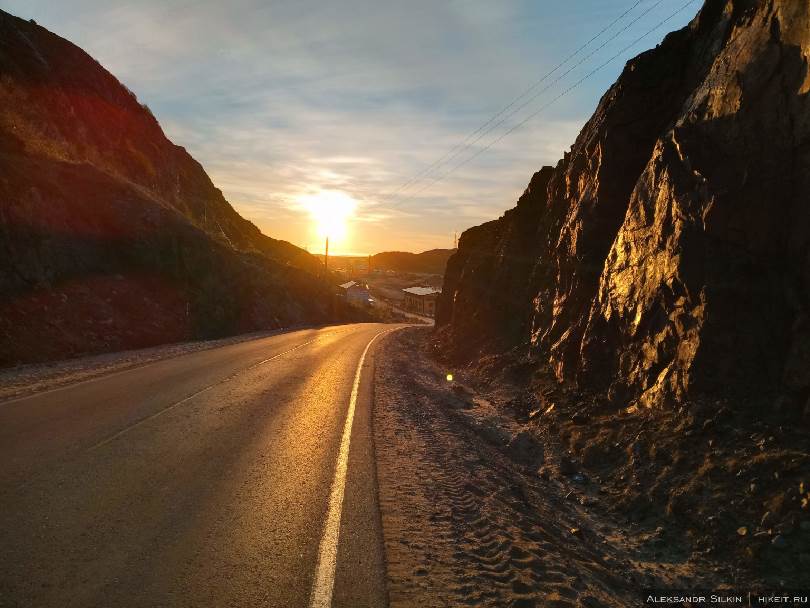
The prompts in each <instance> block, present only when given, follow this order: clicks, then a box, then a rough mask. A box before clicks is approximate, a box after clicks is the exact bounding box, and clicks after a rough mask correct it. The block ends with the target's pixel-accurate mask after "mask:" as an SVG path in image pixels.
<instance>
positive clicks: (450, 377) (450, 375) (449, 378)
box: [447, 374, 453, 382]
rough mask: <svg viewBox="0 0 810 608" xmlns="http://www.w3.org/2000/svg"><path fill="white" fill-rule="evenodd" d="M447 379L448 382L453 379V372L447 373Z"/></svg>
mask: <svg viewBox="0 0 810 608" xmlns="http://www.w3.org/2000/svg"><path fill="white" fill-rule="evenodd" d="M447 381H448V382H452V381H453V374H447Z"/></svg>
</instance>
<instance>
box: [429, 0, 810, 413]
mask: <svg viewBox="0 0 810 608" xmlns="http://www.w3.org/2000/svg"><path fill="white" fill-rule="evenodd" d="M808 54H810V5H808V3H807V2H794V1H792V0H760V1H754V0H708V1H707V2H706V3H705V5H704V7H703V8H702V10H701V11H700V12H699V14H698V15H697V16H696V17H695V19H694V20H693V21H692V22H691V23H690V25H689V26H688V27H686V28H684V29H682V30H680V31H676V32H673V33H671V34H669V35H668V36H667V37H666V38H665V39H664V41H663V42H662V43H661V44H660V45H658V46H657V47H656V48H655V49H652V50H650V51H647V52H645V53H642V54H641V55H639V56H638V57H636V58H635V59H633V60H631V61H629V62H628V63H627V65H626V67H625V69H624V71H623V72H622V74H621V76H620V78H619V79H618V81H617V82H616V83H615V84H614V85H613V86H612V87H611V88H610V89H609V90H608V91H607V93H605V95H604V96H603V98H602V100H601V101H600V103H599V106H598V107H597V109H596V112H595V113H594V115H593V116H592V117H591V119H590V120H589V121H588V122H587V124H586V125H585V126H584V128H583V129H582V131H581V132H580V134H579V136H578V137H577V140H576V142H575V143H574V145H573V146H572V148H571V150H570V152H568V153H566V154H565V156H564V158H563V159H562V160H561V161H559V163H558V164H557V166H556V167H544V168H543V169H542V170H541V171H539V172H538V173H537V174H536V175H535V176H534V177H533V178H532V179H531V182H530V184H529V187H528V189H527V190H526V192H525V193H524V194H523V196H522V197H521V198H520V200H519V201H518V204H517V207H515V208H514V209H512V210H510V211H507V212H506V213H505V214H504V216H503V217H501V218H500V219H498V220H495V221H492V222H488V223H486V224H483V225H481V226H477V227H475V228H471V229H469V230H468V231H466V232H465V233H464V234H463V235H462V237H461V240H460V246H459V251H458V253H457V254H455V255H454V256H453V257H452V258H451V259H450V261H449V263H448V266H447V272H446V275H445V280H444V291H443V296H442V299H441V301H440V308H439V317H438V323H439V325H440V326H443V327H444V329H443V330H442V331H443V335H444V337H445V343H446V345H447V346H448V347H449V350H450V351H451V352H455V353H469V352H472V351H471V350H470V349H477V350H478V352H502V351H505V350H508V349H510V348H514V347H528V349H529V350H530V352H531V353H532V356H533V357H535V359H537V360H539V361H542V362H544V363H543V364H544V365H545V362H547V363H548V364H549V365H550V367H551V369H552V370H553V373H554V374H555V375H556V377H557V379H558V380H559V381H565V382H571V383H574V384H576V385H578V386H580V387H588V388H590V389H595V390H597V391H598V394H599V395H600V396H601V397H600V400H599V402H600V404H602V405H604V404H608V405H612V406H627V405H632V404H637V405H641V406H656V405H665V404H668V403H677V402H680V401H682V400H683V399H684V398H686V397H690V396H696V395H709V396H711V395H717V396H735V395H736V396H745V397H747V398H748V397H753V396H761V397H763V398H765V399H766V400H767V403H769V404H770V405H769V406H768V407H774V408H777V407H778V408H781V409H782V410H783V411H785V412H788V413H791V414H792V415H795V416H801V415H802V412H803V411H804V412H806V411H807V407H808V398H809V397H810V346H809V345H810V316H809V315H808V313H809V312H810V299H808V298H810V257H809V256H810V248H809V245H810V205H808V200H810V177H809V176H810V100H808V91H809V90H810V73H809V72H808Z"/></svg>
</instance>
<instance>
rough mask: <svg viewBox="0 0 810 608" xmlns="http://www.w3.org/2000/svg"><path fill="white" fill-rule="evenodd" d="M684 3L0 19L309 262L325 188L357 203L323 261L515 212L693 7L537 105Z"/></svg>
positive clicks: (438, 235)
mask: <svg viewBox="0 0 810 608" xmlns="http://www.w3.org/2000/svg"><path fill="white" fill-rule="evenodd" d="M685 3H686V0H640V1H639V2H638V3H637V5H636V0H567V1H565V2H557V1H541V0H537V1H534V2H529V1H525V2H521V1H506V0H502V1H495V0H490V1H485V0H480V1H479V0H455V1H453V0H450V1H446V2H436V1H435V0H429V1H423V0H409V1H408V2H388V1H384V0H380V1H375V0H341V1H335V2H326V1H321V2H314V1H310V0H279V1H269V2H268V1H265V2H258V1H255V0H232V1H231V2H228V3H225V2H221V1H219V0H217V1H213V0H202V1H195V2H192V1H188V0H186V1H173V2H167V1H159V0H140V1H138V2H121V1H118V0H77V1H74V2H70V1H55V0H54V1H51V2H45V1H41V0H0V7H2V8H3V9H4V10H7V11H9V12H11V13H13V14H15V15H18V16H20V17H24V18H34V19H36V20H37V22H38V23H40V25H43V26H45V27H47V28H48V29H50V30H52V31H54V32H56V33H57V34H59V35H61V36H63V37H65V38H67V39H69V40H71V41H72V42H74V43H76V44H78V45H79V46H81V47H82V48H83V49H85V50H86V51H87V52H88V53H90V54H91V55H93V56H94V57H95V58H96V59H98V60H99V61H100V62H101V64H102V65H104V66H105V67H106V68H107V69H108V70H110V71H111V72H112V73H113V74H115V75H116V76H117V77H118V78H119V79H120V80H121V81H122V82H124V83H125V84H126V85H127V86H128V87H129V88H131V89H132V90H133V91H135V92H136V94H137V95H138V98H139V99H140V100H141V101H142V102H145V103H147V104H148V105H149V106H150V108H151V109H152V111H153V112H154V114H155V116H157V118H158V120H159V121H160V122H161V124H162V125H163V128H164V130H165V131H166V134H167V135H168V136H169V138H170V139H172V140H173V141H174V142H175V143H177V144H179V145H182V146H184V147H186V148H187V149H188V150H189V152H190V153H191V154H192V155H193V156H194V157H195V158H197V160H199V161H200V162H201V163H202V164H203V166H204V167H205V168H206V170H207V171H208V173H209V175H210V176H211V178H212V179H213V181H214V183H215V184H216V185H217V186H218V187H220V188H221V189H222V190H223V192H224V193H225V196H226V197H227V198H228V200H229V201H230V202H231V204H233V205H234V207H236V209H237V210H238V211H239V212H240V213H242V215H244V216H245V217H247V218H248V219H250V220H252V221H254V222H255V223H256V224H257V225H258V226H259V227H260V228H261V229H262V230H263V231H264V232H265V233H267V234H269V235H271V236H274V237H278V238H285V239H287V240H290V241H292V242H294V243H295V244H297V245H300V246H308V247H309V249H310V250H311V251H321V250H322V244H321V242H320V241H321V238H320V236H319V235H318V234H317V233H316V232H315V230H314V228H313V222H312V221H311V218H310V215H309V212H308V210H307V207H306V204H305V203H304V202H302V201H306V200H309V199H311V198H312V197H313V196H318V193H319V192H322V191H327V192H332V193H334V192H339V193H343V194H345V195H348V196H350V197H352V198H353V199H354V200H356V201H357V206H356V209H355V215H354V218H353V220H352V221H351V222H350V225H349V230H348V234H347V237H346V238H345V239H344V240H343V242H341V243H336V244H334V245H333V247H332V250H333V251H334V250H335V249H337V251H338V252H344V253H347V252H356V253H367V252H370V253H374V252H377V251H382V250H390V249H405V250H414V251H419V250H424V249H428V248H432V247H449V246H452V242H453V233H454V231H456V230H457V231H459V232H460V231H462V230H463V229H465V228H467V227H469V226H472V225H475V224H478V223H481V222H482V221H486V220H489V219H494V218H495V217H497V216H499V215H500V214H501V213H502V212H503V211H504V210H505V209H508V208H509V207H511V206H513V205H514V202H515V200H516V199H517V197H518V196H519V195H520V193H521V192H522V191H523V189H524V188H525V186H526V184H527V183H528V180H529V178H530V177H531V175H532V173H533V172H534V171H536V170H537V169H539V168H540V167H541V166H542V165H544V164H555V163H556V161H557V159H558V158H560V157H561V156H562V154H563V152H564V151H565V150H567V149H568V148H569V147H570V145H571V144H572V143H573V141H574V138H575V137H576V134H577V133H578V131H579V129H580V128H581V126H582V124H583V123H584V122H585V121H586V120H587V118H588V117H589V116H590V114H591V113H592V112H593V110H594V108H595V107H596V104H597V103H598V101H599V98H600V97H601V95H602V93H603V92H604V91H605V90H606V89H607V87H608V86H610V84H611V83H612V82H613V81H614V80H615V79H616V77H617V76H618V74H619V72H620V70H621V68H622V66H623V65H624V63H625V61H626V60H627V59H629V58H630V57H632V56H634V55H636V54H638V53H639V52H641V51H643V50H645V49H647V48H650V47H653V46H655V45H656V44H658V43H659V42H660V41H661V39H662V38H663V36H664V35H665V34H666V32H668V31H671V30H674V29H677V28H680V27H682V26H683V25H685V24H686V23H687V22H688V21H689V20H690V19H691V18H692V17H693V16H694V15H695V13H696V12H697V10H698V9H699V7H700V4H701V2H700V1H699V0H695V1H693V2H692V3H691V4H689V5H688V6H686V8H684V9H683V10H682V11H681V12H680V13H679V14H677V15H675V16H674V17H673V18H671V19H670V20H669V21H668V22H667V23H666V24H665V25H663V26H661V27H660V28H659V29H657V30H655V31H653V32H652V33H650V34H649V35H648V36H647V37H645V38H644V39H643V40H641V41H640V42H639V43H638V44H636V45H635V46H633V47H632V48H631V49H629V50H627V51H624V52H622V53H620V54H619V56H618V57H617V58H616V59H615V60H614V61H613V62H612V63H610V64H608V65H607V66H606V67H604V68H603V69H602V70H600V71H599V72H597V73H596V74H594V75H593V76H592V77H590V78H588V79H587V80H586V81H584V82H583V83H582V84H581V85H580V86H578V87H577V88H575V89H574V90H572V91H571V92H570V93H568V94H566V95H565V96H563V97H562V98H560V99H559V100H557V101H555V102H553V103H551V104H550V105H548V104H549V102H550V101H551V100H552V99H554V98H555V97H557V96H558V95H559V94H560V93H562V92H563V91H564V90H565V89H566V88H568V87H569V86H571V85H572V84H574V83H576V82H577V81H578V80H580V79H581V78H583V77H584V76H585V75H587V74H588V73H589V72H591V71H592V70H593V69H594V68H595V67H597V66H599V65H600V64H602V63H603V62H605V61H606V60H607V59H609V58H610V57H612V56H613V55H615V54H616V53H619V51H621V50H622V49H623V48H624V47H625V46H627V45H628V44H630V43H631V42H633V41H634V40H635V39H637V38H638V37H639V36H641V35H642V34H644V33H645V32H647V31H648V30H650V29H651V28H652V27H654V26H655V25H656V24H658V23H659V22H660V21H662V20H663V19H665V18H667V17H669V16H670V15H671V14H672V13H673V12H675V11H676V10H678V9H679V8H681V7H682V6H683V5H684V4H685ZM634 5H636V6H635V7H634V8H633V9H632V10H631V11H630V12H629V13H628V14H627V15H626V16H625V17H624V18H623V19H621V20H620V21H619V22H617V23H616V24H615V25H614V26H613V27H612V28H610V29H609V30H608V31H607V32H605V33H604V34H603V35H602V36H601V37H600V38H598V39H597V40H595V41H594V42H592V43H591V44H590V46H588V47H587V48H586V49H585V50H584V51H582V53H580V54H579V55H577V56H576V57H575V58H573V59H572V60H571V61H570V62H569V63H567V64H566V65H564V66H563V67H562V68H560V69H559V70H558V71H557V72H555V73H554V75H553V76H552V77H550V78H548V79H547V80H546V81H544V82H543V83H542V84H541V85H540V86H539V87H538V88H537V89H535V91H534V92H535V93H536V92H539V91H542V90H543V89H544V88H545V87H548V90H546V91H545V92H544V93H542V94H540V95H539V96H538V97H537V98H536V99H535V100H534V101H532V102H531V103H529V104H528V105H526V107H525V108H523V109H522V110H521V111H520V112H518V113H516V114H515V115H514V116H513V117H511V118H509V119H508V120H506V121H505V122H504V123H503V124H502V125H501V126H499V127H498V128H497V129H495V130H493V131H492V132H491V133H490V134H487V135H486V136H484V137H482V138H481V139H480V140H479V141H477V142H476V143H475V144H474V145H473V146H471V147H470V148H469V149H466V150H465V151H464V152H463V153H461V154H458V155H457V156H455V157H454V158H452V160H451V161H450V162H448V163H446V164H444V165H441V166H440V167H439V168H438V170H437V172H436V174H435V175H443V174H444V173H446V172H447V171H449V170H450V169H451V168H453V167H454V166H456V165H457V164H458V163H459V162H460V161H463V160H464V159H465V158H467V157H470V156H472V155H473V154H476V153H477V152H479V151H480V150H481V149H482V148H483V147H485V146H487V145H488V144H490V143H492V142H494V141H495V140H496V139H497V138H499V137H500V136H501V135H503V134H504V133H505V132H506V130H507V129H509V128H511V127H513V126H515V125H516V124H518V123H520V122H521V121H523V120H524V119H525V118H526V117H528V116H529V115H531V114H533V113H535V112H538V111H539V112H538V113H537V115H536V116H534V117H533V118H531V119H530V120H529V121H528V122H526V124H525V125H523V126H521V127H519V128H517V129H516V130H514V132H512V133H511V134H509V135H508V136H506V137H503V138H502V139H501V140H500V141H497V142H495V143H492V146H491V148H490V149H488V150H486V151H485V152H481V153H480V154H479V155H478V156H476V157H475V158H474V159H472V160H471V161H469V162H468V163H467V164H464V165H462V166H460V167H459V168H458V169H457V170H455V171H454V172H452V173H450V174H448V175H447V176H446V177H444V178H443V179H440V180H438V181H436V182H435V183H430V180H429V179H428V180H427V181H420V182H418V183H416V184H415V185H413V186H412V187H409V188H406V189H404V190H401V191H399V192H397V193H396V195H392V192H396V191H397V190H398V189H399V188H400V187H401V186H402V185H403V184H404V183H406V182H407V181H408V180H409V179H411V178H412V177H413V176H414V175H416V174H418V173H419V172H420V171H423V170H424V169H425V168H426V167H428V166H430V164H431V163H433V162H434V161H436V160H439V159H440V158H441V157H443V156H445V155H446V154H447V153H448V151H450V150H452V149H453V148H454V146H456V145H457V144H459V143H461V142H463V141H464V140H465V138H467V136H468V135H469V134H470V133H471V132H473V131H474V130H475V129H477V128H478V127H479V126H481V125H482V124H483V123H485V122H486V121H487V120H488V119H489V118H490V117H491V116H492V115H494V114H495V113H496V112H498V111H499V110H500V109H501V108H503V107H504V106H505V105H506V104H508V103H509V102H510V101H511V100H512V99H514V98H515V97H517V96H518V95H520V94H521V93H522V92H524V91H525V90H526V89H527V87H529V86H531V85H532V84H533V83H535V82H536V81H538V80H539V79H540V78H542V77H543V75H544V74H546V73H547V72H548V71H550V70H552V69H553V68H554V67H555V66H556V65H557V64H558V63H559V62H561V61H562V60H563V59H565V58H566V57H568V56H569V55H570V54H571V53H573V52H574V51H576V50H577V49H578V48H579V47H580V46H581V45H583V44H585V43H586V42H587V41H588V40H589V39H591V38H592V37H593V36H594V35H596V34H597V33H598V32H599V31H600V30H601V29H602V28H604V27H605V26H606V25H608V24H609V23H611V22H612V21H613V20H614V19H616V18H617V17H619V16H620V15H621V14H622V13H624V12H625V11H627V10H628V9H629V8H631V7H633V6H634ZM636 19H637V20H636ZM633 20H636V21H635V22H633ZM631 22H632V23H631ZM625 27H626V28H627V29H626V30H625V31H623V32H620V30H622V28H625ZM617 33H618V35H617V36H616V37H615V39H614V40H612V41H609V42H608V39H609V38H611V37H612V36H614V35H615V34H617ZM606 42H607V44H605V46H604V47H603V48H601V49H598V47H599V46H600V45H602V44H603V43H606ZM597 49H598V50H597ZM593 51H596V52H594V54H593V56H592V57H590V58H588V59H586V60H585V61H583V62H582V64H581V65H579V66H577V67H575V68H574V69H572V70H571V71H570V73H568V74H566V75H565V76H564V77H563V78H561V79H560V81H559V82H556V83H554V84H551V83H552V81H553V80H554V79H555V78H558V77H560V76H561V75H563V74H564V73H565V72H566V71H568V70H569V69H570V68H571V67H573V66H574V65H575V64H576V63H577V62H578V61H580V60H582V59H583V58H585V57H586V56H587V55H588V54H589V53H591V52H593ZM524 101H525V98H524V99H523V100H521V101H520V102H519V103H518V104H517V106H519V105H521V104H522V103H523V102H524ZM546 106H547V107H546ZM513 109H514V108H513ZM490 126H491V125H490ZM473 139H474V138H473ZM431 175H434V174H429V175H428V177H430V176H431ZM341 196H342V195H341Z"/></svg>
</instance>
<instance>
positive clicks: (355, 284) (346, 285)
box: [338, 281, 368, 289]
mask: <svg viewBox="0 0 810 608" xmlns="http://www.w3.org/2000/svg"><path fill="white" fill-rule="evenodd" d="M338 287H340V288H341V289H351V288H352V287H357V288H358V289H368V285H366V284H364V283H358V282H357V281H349V282H348V283H343V285H338Z"/></svg>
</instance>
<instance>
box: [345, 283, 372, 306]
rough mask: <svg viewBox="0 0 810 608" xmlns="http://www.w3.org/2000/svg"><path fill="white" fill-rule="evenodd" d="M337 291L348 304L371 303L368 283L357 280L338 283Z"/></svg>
mask: <svg viewBox="0 0 810 608" xmlns="http://www.w3.org/2000/svg"><path fill="white" fill-rule="evenodd" d="M338 290H339V291H338V292H339V294H340V295H341V296H342V297H343V299H345V300H346V302H348V303H349V304H358V305H359V304H362V305H369V304H371V296H370V295H369V292H368V285H366V284H364V283H358V282H357V281H349V282H348V283H343V284H342V285H338Z"/></svg>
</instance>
